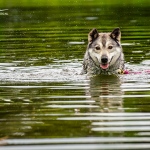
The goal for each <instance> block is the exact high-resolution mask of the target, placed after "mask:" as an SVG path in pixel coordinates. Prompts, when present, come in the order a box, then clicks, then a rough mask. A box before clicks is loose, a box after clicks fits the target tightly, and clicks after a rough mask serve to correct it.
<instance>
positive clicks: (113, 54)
mask: <svg viewBox="0 0 150 150" xmlns="http://www.w3.org/2000/svg"><path fill="white" fill-rule="evenodd" d="M123 71H124V54H123V50H122V47H121V32H120V29H119V28H115V29H114V30H113V31H112V32H110V33H98V31H97V29H95V28H94V29H93V30H92V31H91V32H90V33H89V35H88V46H87V50H86V53H85V55H84V61H83V71H82V73H88V74H104V75H111V74H118V73H120V74H121V73H123Z"/></svg>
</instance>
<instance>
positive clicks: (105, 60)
mask: <svg viewBox="0 0 150 150" xmlns="http://www.w3.org/2000/svg"><path fill="white" fill-rule="evenodd" d="M100 67H101V68H102V69H104V70H105V69H107V68H108V67H109V63H108V57H107V56H106V55H103V56H102V58H101V63H100Z"/></svg>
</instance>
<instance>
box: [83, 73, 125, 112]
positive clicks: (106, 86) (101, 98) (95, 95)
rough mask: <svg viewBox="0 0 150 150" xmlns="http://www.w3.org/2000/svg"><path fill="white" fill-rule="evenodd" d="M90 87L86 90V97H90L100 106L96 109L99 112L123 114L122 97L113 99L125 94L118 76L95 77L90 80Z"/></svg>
mask: <svg viewBox="0 0 150 150" xmlns="http://www.w3.org/2000/svg"><path fill="white" fill-rule="evenodd" d="M89 85H90V88H89V89H87V90H86V95H90V96H91V99H92V100H94V101H95V102H96V104H97V105H99V106H100V108H98V109H96V111H97V112H123V99H122V97H113V96H121V95H123V94H124V92H123V91H122V90H121V87H120V86H121V81H120V78H119V77H118V76H115V75H112V76H104V75H99V76H93V77H91V78H90V83H89ZM107 96H108V97H107ZM94 111H95V110H94Z"/></svg>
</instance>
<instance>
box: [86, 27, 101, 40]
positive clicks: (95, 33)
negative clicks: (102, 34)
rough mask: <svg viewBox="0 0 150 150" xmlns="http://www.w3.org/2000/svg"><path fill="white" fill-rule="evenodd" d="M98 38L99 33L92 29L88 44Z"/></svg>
mask: <svg viewBox="0 0 150 150" xmlns="http://www.w3.org/2000/svg"><path fill="white" fill-rule="evenodd" d="M98 36H99V33H98V31H97V29H96V28H94V29H92V31H91V32H90V33H89V35H88V42H89V43H92V42H93V41H94V40H95V39H96V38H97V37H98Z"/></svg>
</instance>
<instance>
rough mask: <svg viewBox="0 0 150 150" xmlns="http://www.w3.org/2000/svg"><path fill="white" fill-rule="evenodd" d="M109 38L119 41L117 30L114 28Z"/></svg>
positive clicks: (119, 33) (119, 34) (119, 36)
mask: <svg viewBox="0 0 150 150" xmlns="http://www.w3.org/2000/svg"><path fill="white" fill-rule="evenodd" d="M110 37H111V38H113V39H114V40H117V41H120V39H121V32H120V29H119V28H115V29H114V30H113V31H112V32H111V33H110Z"/></svg>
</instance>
